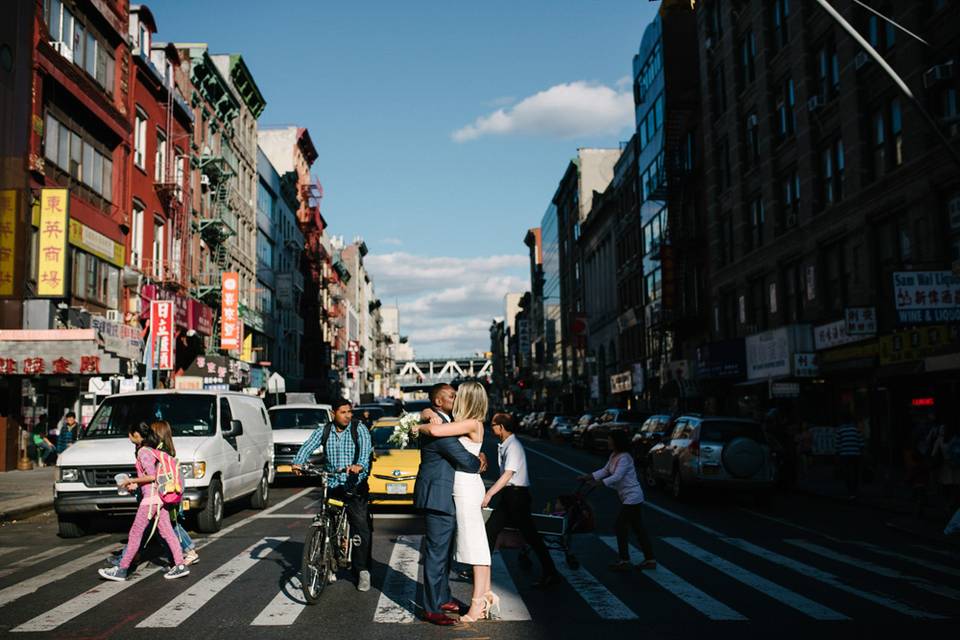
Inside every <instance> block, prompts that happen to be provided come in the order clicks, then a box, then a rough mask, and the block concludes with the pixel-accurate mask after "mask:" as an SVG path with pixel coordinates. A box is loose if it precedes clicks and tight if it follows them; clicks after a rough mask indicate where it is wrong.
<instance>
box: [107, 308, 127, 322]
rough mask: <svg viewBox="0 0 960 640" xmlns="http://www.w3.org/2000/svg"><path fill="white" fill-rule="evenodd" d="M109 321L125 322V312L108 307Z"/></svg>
mask: <svg viewBox="0 0 960 640" xmlns="http://www.w3.org/2000/svg"><path fill="white" fill-rule="evenodd" d="M107 322H123V314H122V313H121V312H120V311H118V310H117V309H107Z"/></svg>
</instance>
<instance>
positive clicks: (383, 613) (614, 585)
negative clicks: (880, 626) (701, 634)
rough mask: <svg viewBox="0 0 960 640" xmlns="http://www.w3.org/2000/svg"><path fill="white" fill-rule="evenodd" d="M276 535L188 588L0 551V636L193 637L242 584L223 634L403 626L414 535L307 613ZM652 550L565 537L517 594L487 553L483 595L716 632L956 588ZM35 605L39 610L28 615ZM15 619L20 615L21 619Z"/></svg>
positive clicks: (926, 559) (520, 575)
mask: <svg viewBox="0 0 960 640" xmlns="http://www.w3.org/2000/svg"><path fill="white" fill-rule="evenodd" d="M290 530H291V531H293V532H296V535H282V536H265V537H262V538H259V539H257V538H258V536H252V537H246V538H223V537H222V536H221V535H218V534H214V535H213V536H210V537H208V538H206V539H203V540H201V541H200V542H199V545H198V546H200V547H202V548H206V549H207V550H208V551H209V553H208V552H207V551H205V552H204V553H202V554H201V555H202V557H203V560H202V561H201V563H200V564H198V565H195V566H194V567H193V568H192V573H191V575H190V576H189V577H187V578H185V579H182V580H176V581H165V580H163V579H162V575H161V572H162V569H161V568H160V567H158V566H154V565H150V564H145V565H143V566H141V567H140V568H139V569H138V570H137V571H136V572H135V573H134V574H133V576H132V577H131V579H130V580H128V581H127V582H105V581H100V580H98V579H97V578H96V569H97V568H98V567H99V566H102V564H103V560H104V559H105V558H106V556H107V555H108V554H109V553H110V552H112V551H114V550H116V549H117V548H118V546H119V545H118V544H117V543H111V544H107V545H102V544H101V543H102V542H103V539H102V537H101V538H94V539H91V540H90V541H88V542H87V543H85V544H83V545H81V546H79V547H78V546H70V547H63V546H60V547H57V551H58V552H59V553H53V552H44V553H41V554H37V555H35V556H32V557H29V558H24V559H17V560H16V561H15V562H13V563H10V564H6V565H4V564H3V563H4V560H10V559H11V558H17V557H18V556H17V555H16V554H15V551H14V550H13V549H12V548H0V580H2V582H0V585H5V586H0V619H3V620H5V621H9V623H10V624H9V626H7V624H4V625H3V626H2V627H0V628H2V629H4V630H9V631H12V632H16V633H29V632H51V631H56V630H58V629H61V628H66V627H67V626H68V625H70V624H71V623H73V622H74V621H77V620H78V619H83V617H84V616H97V615H98V614H102V613H103V612H109V611H112V610H115V609H116V608H115V607H112V605H114V604H116V605H118V607H117V608H123V607H124V602H125V601H124V600H123V599H124V598H132V599H135V600H136V601H138V602H139V604H140V606H141V608H142V605H143V604H144V603H148V604H150V606H151V608H152V610H148V611H145V612H143V614H142V615H140V616H139V617H138V618H137V619H136V620H135V621H134V623H133V625H132V626H136V627H137V628H142V629H149V628H172V627H179V626H181V625H186V624H190V625H191V627H194V626H195V625H197V624H200V625H202V624H203V620H204V617H205V616H204V611H205V610H207V608H208V607H211V608H216V603H215V601H216V600H217V599H218V598H225V597H230V596H229V595H228V594H230V593H231V590H237V589H242V588H247V589H249V587H250V585H256V587H255V588H254V589H253V590H250V591H247V592H244V593H243V595H242V602H243V603H244V606H243V608H242V610H240V611H239V612H237V613H236V614H235V624H238V625H244V626H246V625H251V626H256V627H285V626H289V625H294V624H296V623H297V622H298V621H305V622H306V621H309V620H317V619H321V618H322V616H323V615H324V612H325V604H328V603H329V602H331V601H333V600H335V599H337V598H338V597H340V598H350V599H351V601H353V602H361V603H362V602H365V601H366V602H369V601H371V600H372V599H373V598H375V599H376V604H375V606H373V607H370V606H368V605H363V604H358V605H357V606H356V607H355V608H353V609H352V612H353V613H351V615H354V614H355V615H356V616H357V617H358V623H360V622H363V623H367V622H370V621H372V622H374V623H380V624H410V623H413V622H414V621H415V620H416V619H417V617H418V613H419V612H418V608H417V604H416V603H417V602H418V601H419V600H420V595H421V589H422V586H421V584H422V574H423V571H422V566H421V565H420V564H419V560H420V554H419V550H420V543H421V537H420V536H419V535H401V536H398V537H397V538H393V539H378V540H375V559H376V560H379V561H380V562H383V561H384V560H386V563H385V566H384V565H377V566H375V567H374V571H373V574H374V591H376V590H377V589H379V593H373V592H371V594H357V593H356V592H355V591H354V587H353V585H352V582H351V581H349V580H341V581H340V582H339V583H335V584H333V585H331V586H330V587H328V589H327V590H326V591H325V592H324V594H323V597H322V598H321V602H320V603H319V604H317V605H316V606H313V607H309V606H307V605H306V603H305V602H304V600H303V597H302V594H301V592H300V583H299V577H298V575H297V573H298V568H299V557H300V551H301V548H302V544H301V541H300V539H299V535H298V532H299V530H300V529H299V527H298V528H291V529H290ZM221 533H223V532H221ZM654 544H655V547H656V549H657V553H658V561H659V567H658V569H657V570H656V571H642V572H641V571H634V572H629V573H624V574H621V573H613V572H611V571H610V570H609V569H608V567H607V563H608V562H610V561H611V560H613V559H614V558H615V554H616V548H617V543H616V540H615V538H614V537H612V536H606V535H592V534H591V535H585V536H579V537H577V538H576V539H575V541H574V549H573V550H574V551H575V553H576V554H577V556H578V558H579V559H580V561H581V566H580V567H578V568H576V569H574V568H571V567H570V566H568V564H567V563H566V561H565V558H564V555H563V553H561V552H560V551H552V552H551V553H552V554H553V557H554V560H555V562H556V564H557V568H558V570H559V571H560V573H561V575H562V577H563V581H564V582H565V584H561V585H557V586H556V587H554V588H553V589H551V590H550V591H549V592H546V593H545V592H539V591H537V590H535V589H532V588H531V587H530V582H532V580H533V579H535V577H536V575H537V574H538V573H539V570H538V568H535V569H534V570H533V571H527V570H525V569H524V568H523V567H522V563H521V562H520V561H519V556H518V552H517V551H515V550H507V551H504V552H500V551H498V552H497V553H496V554H495V555H494V560H493V568H492V571H493V582H494V591H496V592H497V593H498V594H499V595H500V596H501V599H502V602H501V607H502V619H503V620H506V621H530V620H537V619H538V618H539V617H546V616H550V618H551V619H552V620H554V621H556V619H557V617H558V616H559V617H561V619H562V617H563V616H569V617H570V619H571V621H583V620H585V619H597V620H605V621H631V620H634V621H636V620H644V621H649V620H657V619H669V618H674V617H676V616H677V615H680V614H684V615H685V614H693V615H695V616H699V617H700V619H702V620H704V621H725V622H746V621H752V620H758V619H760V620H762V619H780V620H783V619H790V616H794V617H796V619H798V620H804V619H806V620H810V619H812V620H818V621H847V620H856V619H866V618H869V619H871V620H875V619H876V618H877V617H878V616H882V615H883V614H884V613H886V614H888V615H890V616H900V617H906V618H913V619H946V618H956V617H960V604H958V601H960V590H958V589H957V588H956V587H957V586H960V580H957V578H958V577H960V570H958V564H960V558H957V557H951V556H950V555H949V554H944V552H943V551H941V550H938V549H928V548H924V547H922V546H919V545H917V546H913V545H904V546H902V547H897V548H894V549H890V548H886V547H879V546H876V545H872V544H869V543H860V542H854V541H838V540H834V539H829V540H827V541H826V542H825V541H823V540H820V539H809V538H803V539H801V538H783V539H773V538H770V539H765V540H746V539H743V538H733V537H722V536H699V535H694V536H692V537H678V536H663V537H660V538H659V539H656V540H655V543H654ZM241 545H242V547H241ZM215 551H216V553H215ZM383 551H387V553H382V552H383ZM224 552H225V553H224ZM631 554H632V556H631V560H632V561H633V562H635V563H638V562H640V561H641V560H642V554H641V553H640V552H639V550H637V549H635V548H631ZM241 585H242V586H241ZM470 586H471V585H470V584H469V583H467V582H464V581H453V582H451V587H452V589H453V593H454V596H455V597H457V598H459V599H460V600H462V601H469V595H470ZM143 590H149V592H150V597H149V598H141V597H139V595H138V594H139V593H141V592H142V591H143ZM348 591H349V593H348ZM338 592H339V594H338ZM54 594H55V595H54ZM368 595H370V596H371V597H370V598H367V596H368ZM233 597H239V596H238V595H236V593H235V595H234V596H233ZM37 599H41V600H44V601H45V602H46V604H47V606H46V607H41V608H39V609H38V607H37V605H36V603H35V601H36V600H37ZM364 599H365V600H364ZM31 603H32V604H31ZM24 605H26V606H24ZM330 606H331V605H329V604H328V608H329V607H330ZM33 611H38V613H36V614H33V613H31V612H33ZM326 611H327V613H329V610H326ZM24 612H26V613H28V614H30V617H29V618H27V619H23V617H24V616H23V614H24ZM339 615H343V613H342V611H340V613H339Z"/></svg>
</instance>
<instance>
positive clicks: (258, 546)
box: [137, 537, 288, 628]
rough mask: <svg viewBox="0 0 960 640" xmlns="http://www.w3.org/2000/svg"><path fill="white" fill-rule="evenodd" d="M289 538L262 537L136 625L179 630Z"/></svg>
mask: <svg viewBox="0 0 960 640" xmlns="http://www.w3.org/2000/svg"><path fill="white" fill-rule="evenodd" d="M287 539H288V538H286V537H282V538H263V539H261V540H258V541H257V542H256V543H254V544H252V545H250V546H249V547H247V548H246V549H244V550H243V551H242V552H240V554H239V555H237V556H235V557H234V558H233V559H232V560H229V561H227V562H226V563H224V564H223V565H221V566H220V567H219V568H217V569H216V570H215V571H214V572H213V573H211V574H208V575H206V576H204V577H203V578H201V579H200V580H199V581H197V582H196V583H194V584H191V585H189V586H188V587H187V589H186V590H185V591H184V592H183V593H181V594H180V595H178V596H177V597H176V598H174V599H173V600H171V601H170V602H168V603H167V604H166V605H164V606H163V607H161V608H160V609H159V610H158V611H157V612H156V613H154V614H153V615H151V616H150V617H148V618H146V619H145V620H143V621H142V622H141V623H140V624H138V625H137V627H138V628H144V627H176V626H179V625H180V624H182V623H183V622H185V621H186V620H187V618H189V617H190V616H192V615H193V614H195V613H196V612H197V611H199V610H200V608H201V607H202V606H203V605H205V604H206V603H207V602H209V601H210V600H211V599H212V598H213V597H214V596H215V595H217V594H218V593H220V592H221V591H223V589H224V588H226V587H227V586H229V585H230V583H231V582H233V581H234V580H236V579H237V578H239V577H240V575H241V574H243V572H245V571H247V570H248V569H250V568H251V567H253V566H254V565H256V564H257V563H258V562H259V561H260V560H262V559H264V558H265V557H266V556H267V555H269V554H270V552H271V551H273V550H274V549H275V548H276V547H277V546H279V545H280V544H281V543H282V542H284V541H286V540H287Z"/></svg>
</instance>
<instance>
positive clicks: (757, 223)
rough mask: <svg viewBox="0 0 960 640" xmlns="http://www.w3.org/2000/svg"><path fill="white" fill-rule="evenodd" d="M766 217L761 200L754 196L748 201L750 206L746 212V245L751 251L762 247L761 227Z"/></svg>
mask: <svg viewBox="0 0 960 640" xmlns="http://www.w3.org/2000/svg"><path fill="white" fill-rule="evenodd" d="M765 221H766V216H765V214H764V211H763V200H762V199H761V198H760V196H755V197H754V198H753V199H752V200H750V206H749V209H748V211H747V223H748V224H747V232H748V234H749V236H748V238H747V245H748V246H749V248H750V249H751V250H753V249H759V248H760V247H762V246H763V227H764V223H765Z"/></svg>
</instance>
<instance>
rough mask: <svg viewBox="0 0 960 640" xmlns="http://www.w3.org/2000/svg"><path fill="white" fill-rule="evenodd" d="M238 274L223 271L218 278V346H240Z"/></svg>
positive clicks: (230, 348)
mask: <svg viewBox="0 0 960 640" xmlns="http://www.w3.org/2000/svg"><path fill="white" fill-rule="evenodd" d="M241 326H242V325H241V323H240V274H239V273H237V272H236V271H225V272H224V273H223V275H222V276H221V279H220V348H221V349H224V350H225V351H232V350H235V349H239V348H240V327H241Z"/></svg>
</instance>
